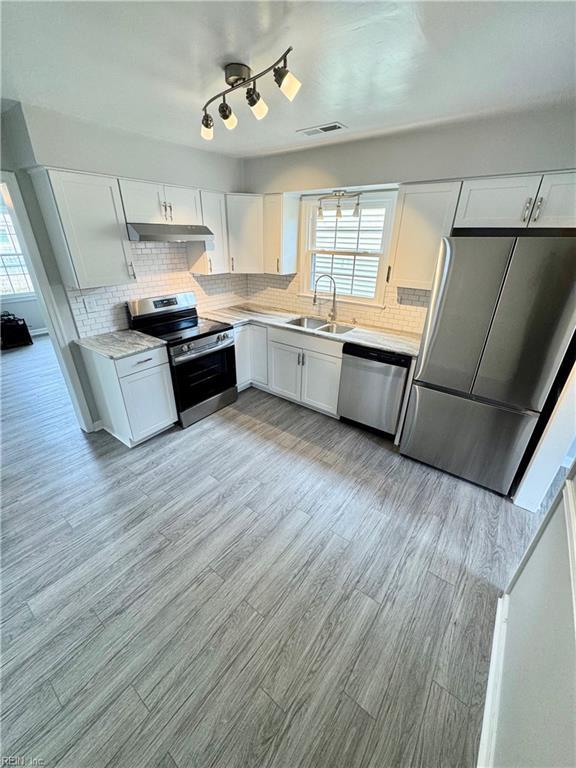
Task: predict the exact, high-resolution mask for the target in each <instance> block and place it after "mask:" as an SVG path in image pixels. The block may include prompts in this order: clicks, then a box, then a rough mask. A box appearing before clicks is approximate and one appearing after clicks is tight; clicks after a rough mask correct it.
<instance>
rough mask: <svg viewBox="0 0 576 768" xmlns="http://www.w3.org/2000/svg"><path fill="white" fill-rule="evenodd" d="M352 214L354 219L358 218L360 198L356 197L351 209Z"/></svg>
mask: <svg viewBox="0 0 576 768" xmlns="http://www.w3.org/2000/svg"><path fill="white" fill-rule="evenodd" d="M352 216H353V217H354V218H355V219H359V218H360V198H359V197H358V198H356V205H355V206H354V210H353V211H352Z"/></svg>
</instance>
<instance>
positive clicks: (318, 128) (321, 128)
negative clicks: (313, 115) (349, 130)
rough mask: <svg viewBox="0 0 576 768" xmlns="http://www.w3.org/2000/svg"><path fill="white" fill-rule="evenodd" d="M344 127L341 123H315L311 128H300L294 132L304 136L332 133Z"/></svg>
mask: <svg viewBox="0 0 576 768" xmlns="http://www.w3.org/2000/svg"><path fill="white" fill-rule="evenodd" d="M343 128H346V126H345V125H342V123H326V125H315V126H314V127H313V128H300V129H299V130H298V131H296V133H303V134H304V135H305V136H318V135H319V134H321V133H333V132H334V131H341V130H342V129H343Z"/></svg>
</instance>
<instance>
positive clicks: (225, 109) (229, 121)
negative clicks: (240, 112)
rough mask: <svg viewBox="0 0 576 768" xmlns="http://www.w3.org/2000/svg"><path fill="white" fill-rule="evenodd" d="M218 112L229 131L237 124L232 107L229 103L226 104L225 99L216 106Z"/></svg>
mask: <svg viewBox="0 0 576 768" xmlns="http://www.w3.org/2000/svg"><path fill="white" fill-rule="evenodd" d="M218 114H219V115H220V117H221V118H222V120H223V121H224V125H225V126H226V128H228V130H229V131H232V130H234V128H236V126H237V125H238V118H237V117H236V115H235V114H234V112H232V107H231V106H230V105H229V104H226V101H223V102H222V104H220V106H219V107H218Z"/></svg>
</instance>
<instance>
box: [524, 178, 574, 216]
mask: <svg viewBox="0 0 576 768" xmlns="http://www.w3.org/2000/svg"><path fill="white" fill-rule="evenodd" d="M529 226H530V227H576V173H575V172H572V173H547V174H546V175H545V176H544V178H543V179H542V184H541V185H540V189H539V190H538V198H537V200H536V204H535V205H534V209H533V211H532V216H531V217H530V224H529Z"/></svg>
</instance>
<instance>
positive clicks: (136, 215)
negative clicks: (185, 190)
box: [119, 179, 166, 224]
mask: <svg viewBox="0 0 576 768" xmlns="http://www.w3.org/2000/svg"><path fill="white" fill-rule="evenodd" d="M119 184H120V191H121V192H122V202H123V203H124V213H125V214H126V221H128V222H131V223H132V224H166V207H165V203H166V198H165V197H164V185H163V184H154V183H153V182H149V181H134V180H133V179H119Z"/></svg>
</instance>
